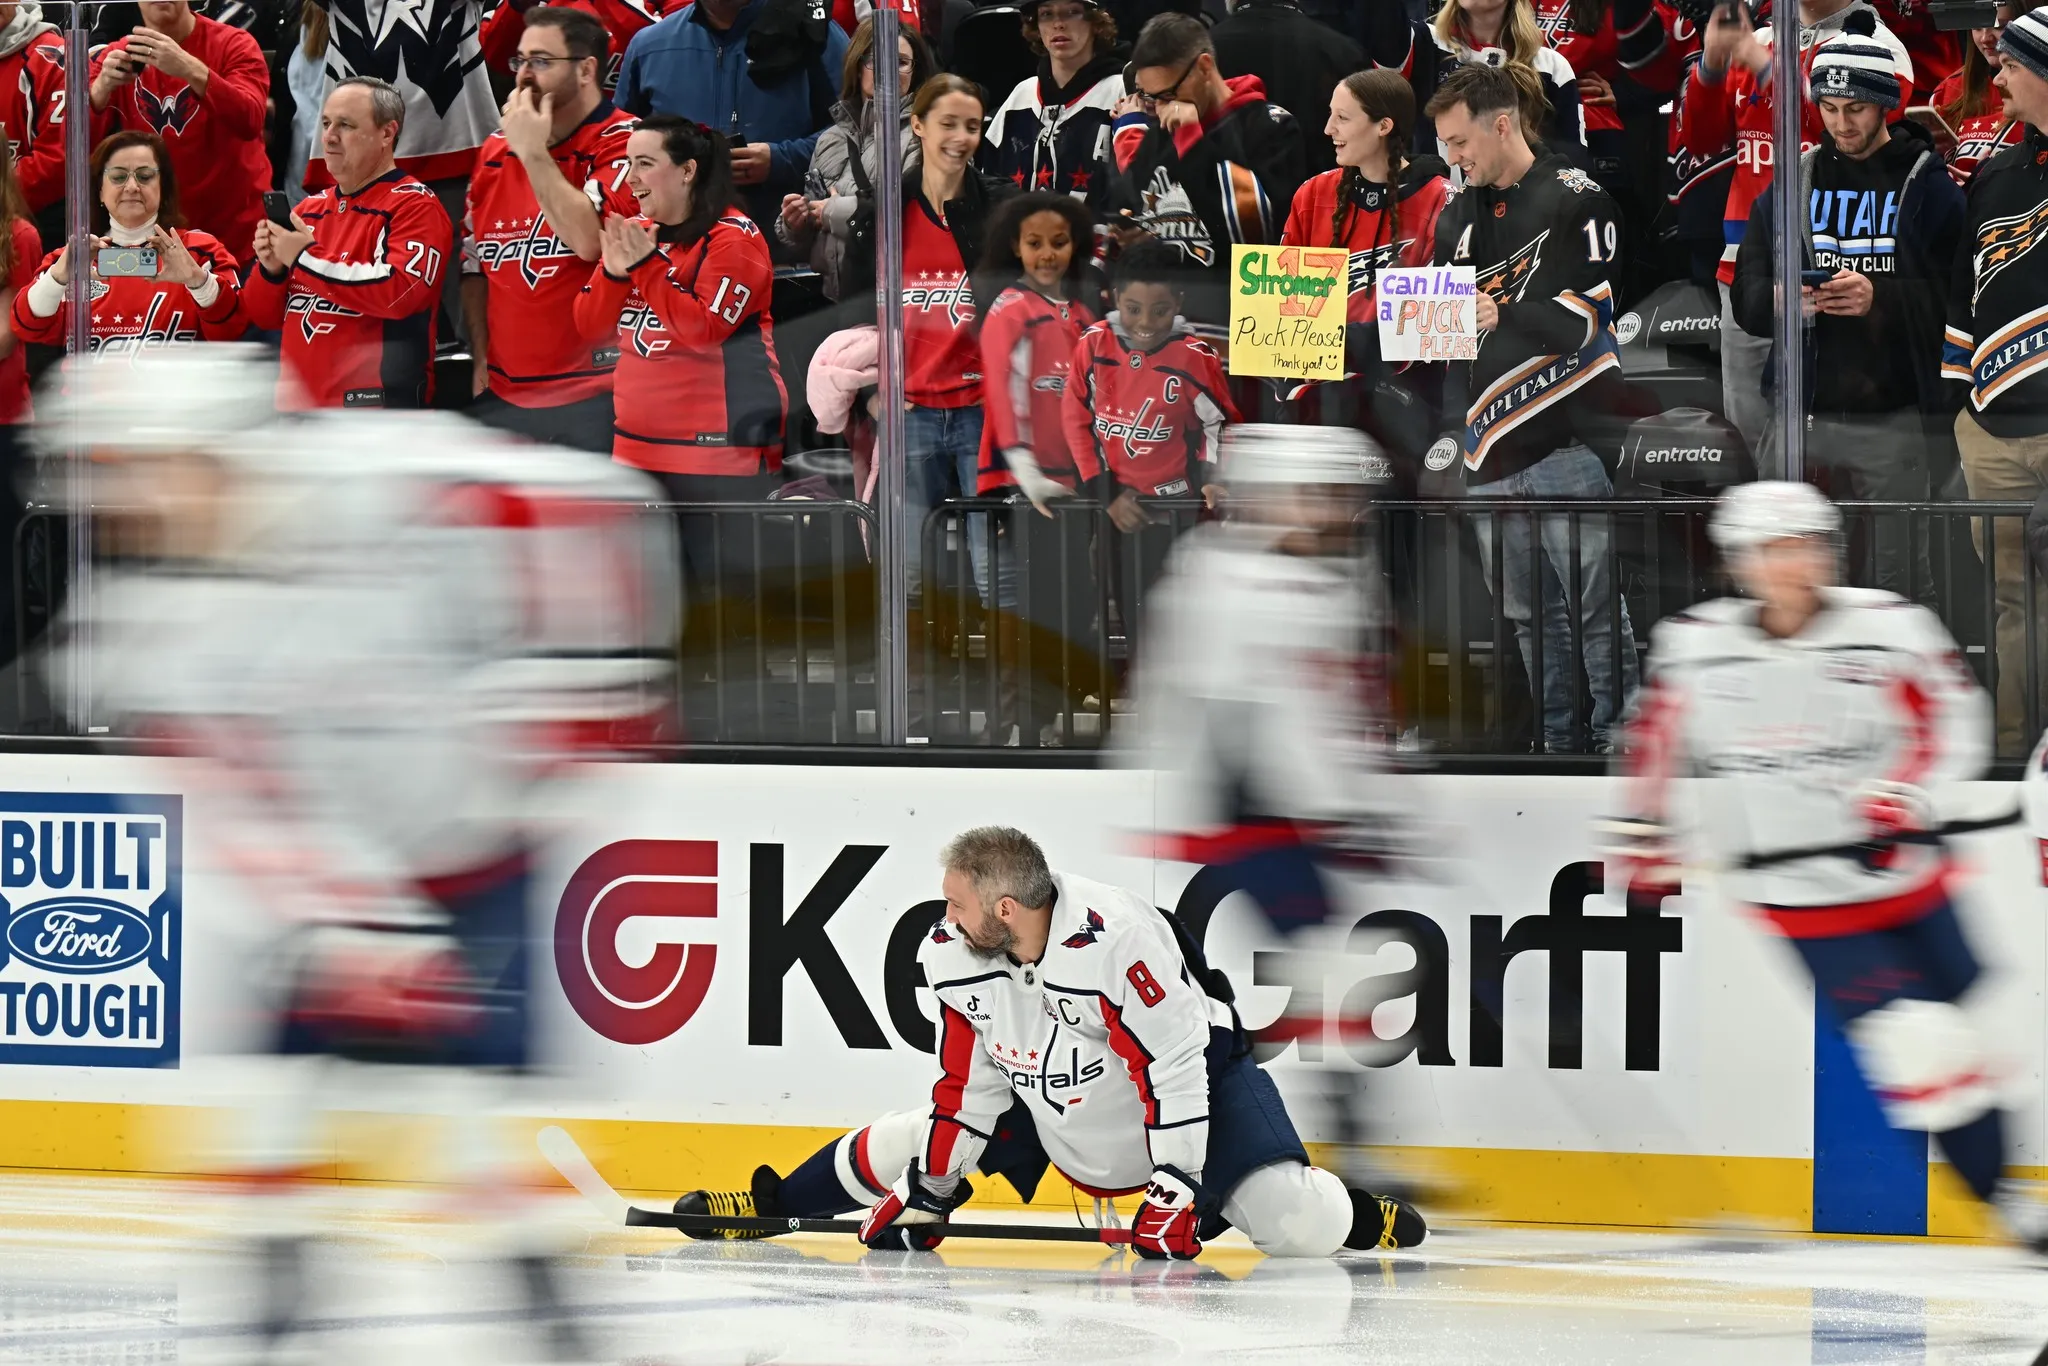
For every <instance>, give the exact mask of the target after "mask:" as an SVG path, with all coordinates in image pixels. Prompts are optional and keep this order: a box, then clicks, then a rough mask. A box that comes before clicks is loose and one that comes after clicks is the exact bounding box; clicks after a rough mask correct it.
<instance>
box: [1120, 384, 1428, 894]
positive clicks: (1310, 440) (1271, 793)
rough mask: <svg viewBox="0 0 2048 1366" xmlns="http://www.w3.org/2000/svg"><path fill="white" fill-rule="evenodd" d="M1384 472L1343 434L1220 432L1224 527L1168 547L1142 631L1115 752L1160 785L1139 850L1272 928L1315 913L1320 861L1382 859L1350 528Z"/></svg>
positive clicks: (1361, 559)
mask: <svg viewBox="0 0 2048 1366" xmlns="http://www.w3.org/2000/svg"><path fill="white" fill-rule="evenodd" d="M1385 469H1386V462H1385V458H1384V457H1383V456H1381V455H1380V454H1379V453H1378V452H1377V451H1376V450H1375V449H1374V448H1373V446H1372V444H1371V442H1370V441H1369V440H1368V439H1367V438H1366V437H1365V436H1364V435H1363V434H1362V433H1359V432H1356V431H1352V430H1349V429H1346V428H1335V427H1279V426H1267V425H1262V424H1241V425H1238V426H1233V427H1230V428H1228V429H1226V431H1225V433H1224V437H1223V483H1224V488H1225V489H1226V491H1227V494H1226V501H1225V508H1226V512H1227V517H1226V520H1225V521H1223V522H1222V523H1220V524H1213V523H1212V524H1208V525H1204V526H1200V527H1197V528H1195V530H1194V531H1192V532H1190V533H1189V534H1188V535H1187V536H1185V537H1183V538H1182V539H1181V542H1180V544H1179V545H1178V546H1177V547H1175V549H1174V553H1173V558H1172V560H1171V562H1170V563H1169V565H1168V567H1167V574H1166V578H1165V579H1164V580H1163V581H1162V582H1161V584H1160V586H1159V587H1158V588H1156V589H1154V590H1153V596H1152V603H1151V611H1150V614H1149V615H1148V616H1147V618H1146V620H1145V626H1144V633H1143V637H1142V640H1143V650H1142V653H1141V654H1140V656H1139V658H1138V661H1137V664H1136V670H1135V679H1136V688H1135V691H1136V700H1135V702H1134V704H1133V712H1134V717H1133V723H1132V725H1131V726H1130V727H1129V730H1128V734H1129V735H1130V737H1131V738H1130V740H1129V742H1128V743H1127V744H1126V745H1125V746H1124V747H1123V749H1122V751H1121V752H1120V754H1119V756H1118V757H1119V760H1120V762H1122V763H1124V764H1127V765H1129V766H1131V767H1135V768H1143V769H1149V770H1151V771H1153V772H1156V773H1158V774H1159V775H1160V778H1159V784H1158V793H1159V797H1158V802H1159V805H1158V813H1157V816H1156V818H1155V821H1154V829H1155V831H1156V832H1157V837H1156V840H1155V845H1154V850H1153V852H1154V853H1155V854H1156V855H1157V856H1158V857H1160V858H1166V859H1174V860H1179V861H1183V862H1188V863H1196V864H1201V865H1203V872H1202V873H1201V874H1200V876H1202V877H1204V878H1208V879H1212V880H1214V881H1215V882H1217V883H1218V884H1219V885H1220V886H1227V887H1229V888H1230V889H1232V890H1238V891H1243V892H1245V893H1247V894H1249V895H1250V896H1251V897H1252V899H1253V900H1255V901H1257V902H1258V903H1259V907H1260V909H1261V910H1263V911H1264V912H1265V914H1266V916H1267V918H1268V919H1269V920H1270V921H1271V922H1272V923H1273V925H1274V927H1275V928H1276V929H1278V930H1280V931H1282V932H1283V933H1285V932H1289V931H1293V930H1296V929H1300V928H1302V927H1304V926H1309V925H1321V924H1323V923H1324V922H1325V921H1327V920H1328V919H1329V918H1330V896H1329V891H1328V887H1327V884H1326V883H1325V881H1324V876H1323V873H1322V871H1321V865H1323V864H1324V863H1326V862H1328V861H1330V860H1331V858H1332V857H1333V856H1337V855H1346V856H1356V855H1358V854H1361V853H1365V854H1384V853H1387V852H1390V850H1391V845H1390V844H1389V842H1388V840H1389V836H1390V834H1391V832H1392V826H1391V823H1390V822H1391V820H1392V817H1393V812H1392V811H1391V810H1390V809H1389V806H1388V804H1387V803H1386V802H1385V800H1384V798H1383V796H1382V794H1380V793H1379V792H1376V791H1375V788H1376V787H1377V785H1378V783H1379V780H1380V779H1381V778H1382V776H1383V775H1384V773H1385V770H1386V766H1387V765H1386V749H1387V716H1386V709H1385V676H1386V669H1385V654H1384V642H1383V641H1382V640H1380V639H1379V636H1380V634H1381V633H1382V631H1383V629H1384V623H1385V611H1384V603H1383V600H1382V595H1381V593H1380V590H1379V585H1378V584H1377V582H1376V580H1375V579H1374V578H1373V573H1372V571H1371V570H1370V569H1368V568H1367V566H1366V560H1367V558H1368V557H1366V556H1365V555H1364V554H1362V553H1361V552H1362V546H1361V535H1362V532H1361V527H1360V522H1359V517H1360V514H1361V513H1362V512H1363V511H1364V509H1365V500H1366V494H1367V491H1368V489H1369V487H1370V485H1372V484H1373V483H1377V482H1380V481H1382V480H1383V479H1384V477H1385Z"/></svg>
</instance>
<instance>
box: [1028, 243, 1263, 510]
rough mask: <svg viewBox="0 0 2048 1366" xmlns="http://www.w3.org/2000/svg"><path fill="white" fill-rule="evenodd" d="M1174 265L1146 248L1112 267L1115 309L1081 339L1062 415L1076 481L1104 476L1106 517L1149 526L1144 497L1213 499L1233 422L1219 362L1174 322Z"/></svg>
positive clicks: (1168, 255)
mask: <svg viewBox="0 0 2048 1366" xmlns="http://www.w3.org/2000/svg"><path fill="white" fill-rule="evenodd" d="M1179 265H1180V260H1179V256H1178V253H1176V252H1175V251H1174V249H1173V248H1171V247H1168V246H1166V245H1165V244H1163V243H1158V242H1147V243H1144V244H1142V245H1140V246H1136V247H1132V248H1131V249H1130V250H1128V251H1126V252H1125V253H1124V254H1123V255H1122V256H1121V257H1119V258H1118V259H1117V263H1116V311H1115V312H1114V313H1111V314H1110V315H1109V316H1108V317H1107V318H1104V319H1103V320H1102V321H1101V322H1099V323H1097V324H1095V326H1093V327H1091V328H1089V329H1088V330H1087V331H1086V332H1084V333H1083V334H1082V335H1081V341H1080V344H1079V345H1078V346H1076V347H1075V348H1074V360H1073V368H1072V371H1071V373H1069V375H1068V376H1067V388H1066V394H1065V396H1064V398H1063V400H1062V404H1061V411H1062V416H1063V419H1064V421H1065V422H1066V426H1067V443H1068V446H1069V447H1070V448H1071V449H1072V450H1073V452H1074V459H1075V462H1076V463H1077V464H1078V465H1079V467H1080V469H1081V472H1082V475H1083V476H1084V477H1092V476H1093V475H1094V474H1096V473H1098V472H1101V473H1105V474H1107V475H1108V484H1107V487H1106V488H1105V490H1104V492H1105V495H1106V496H1108V497H1109V498H1110V499H1111V501H1110V511H1109V515H1110V519H1111V520H1112V521H1114V522H1115V523H1116V525H1117V526H1118V528H1119V529H1120V530H1123V531H1136V530H1137V529H1138V528H1139V527H1141V526H1143V525H1144V524H1145V522H1146V521H1147V520H1148V519H1147V517H1146V514H1145V511H1144V504H1145V502H1146V501H1147V500H1149V499H1161V498H1192V497H1196V496H1198V495H1199V496H1201V497H1202V498H1204V499H1205V500H1207V499H1210V498H1212V497H1213V495H1212V493H1211V491H1210V480H1211V479H1212V478H1213V477H1214V474H1215V471H1216V458H1217V449H1218V447H1217V443H1218V441H1219V439H1220V438H1221V436H1222V434H1223V424H1224V423H1226V422H1235V421H1237V420H1238V414H1237V409H1236V408H1235V407H1234V406H1232V404H1231V401H1230V392H1229V387H1228V383H1227V381H1226V380H1225V378H1224V374H1223V362H1222V360H1221V359H1220V358H1219V357H1218V356H1217V354H1216V352H1215V351H1214V350H1213V349H1212V348H1211V347H1210V346H1209V344H1208V343H1207V342H1205V341H1202V340H1200V339H1199V338H1198V337H1196V336H1195V334H1194V330H1193V329H1192V328H1190V327H1189V326H1188V324H1187V320H1186V319H1185V318H1183V317H1181V316H1180V305H1181V294H1180V290H1179V287H1178V285H1177V283H1176V281H1177V280H1178V279H1179V278H1180V271H1179Z"/></svg>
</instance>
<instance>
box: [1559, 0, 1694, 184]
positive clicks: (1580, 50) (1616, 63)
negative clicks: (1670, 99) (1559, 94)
mask: <svg viewBox="0 0 2048 1366" xmlns="http://www.w3.org/2000/svg"><path fill="white" fill-rule="evenodd" d="M1535 11H1536V26H1537V28H1539V29H1541V30H1542V32H1543V38H1544V41H1545V42H1547V43H1549V44H1550V46H1551V47H1552V48H1553V49H1554V50H1555V51H1556V52H1557V54H1558V55H1559V56H1561V57H1563V58H1564V59H1565V60H1566V61H1567V62H1569V63H1571V69H1572V72H1573V74H1575V75H1576V76H1577V77H1578V83H1579V108H1580V110H1581V111H1582V112H1583V114H1584V116H1585V122H1586V151H1587V152H1588V153H1590V154H1591V155H1592V158H1593V172H1594V174H1595V175H1596V176H1598V177H1599V178H1600V180H1601V181H1602V183H1618V182H1619V181H1621V180H1623V179H1626V178H1628V176H1629V172H1628V169H1627V164H1628V148H1627V146H1626V144H1625V143H1624V142H1623V140H1622V131H1621V110H1620V107H1619V106H1618V105H1617V104H1616V102H1615V97H1614V83H1615V82H1616V81H1619V80H1623V79H1624V78H1626V79H1627V80H1628V81H1633V82H1634V83H1635V84H1636V85H1638V86H1640V87H1642V88H1643V89H1644V90H1647V91H1648V92H1649V93H1651V94H1652V95H1657V96H1669V95H1670V94H1671V93H1672V92H1673V91H1674V90H1676V89H1678V82H1679V80H1680V78H1681V77H1682V76H1683V75H1684V74H1685V72H1684V62H1685V52H1684V49H1683V48H1681V47H1680V46H1679V45H1678V44H1676V43H1673V42H1672V41H1671V35H1670V33H1669V32H1668V31H1667V29H1666V27H1665V20H1664V16H1663V15H1662V14H1661V13H1660V12H1659V11H1658V9H1657V7H1656V5H1654V4H1652V3H1651V0H1591V2H1590V3H1589V2H1588V0H1535Z"/></svg>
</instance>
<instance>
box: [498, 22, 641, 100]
mask: <svg viewBox="0 0 2048 1366" xmlns="http://www.w3.org/2000/svg"><path fill="white" fill-rule="evenodd" d="M534 4H535V0H505V3H504V4H501V5H499V6H498V7H497V8H496V9H494V10H492V11H491V12H490V14H489V15H487V16H486V17H485V19H484V22H483V26H482V27H481V28H479V29H478V30H477V43H478V45H479V46H481V47H482V48H483V54H484V61H485V62H486V63H488V64H489V66H490V68H491V70H492V71H494V72H499V73H502V74H504V75H506V76H514V75H516V74H517V71H516V69H515V68H514V67H513V65H512V63H513V61H514V60H515V59H516V58H517V57H518V56H519V40H520V38H521V36H522V35H523V34H524V33H525V32H526V24H527V20H528V16H529V15H530V14H531V13H532V11H533V9H534ZM549 8H552V9H573V10H580V11H581V12H582V13H584V14H588V15H590V16H591V17H592V18H594V19H596V20H597V21H598V24H599V25H600V26H601V27H602V29H603V30H604V33H605V43H604V46H602V47H600V48H599V49H598V51H597V60H598V68H599V70H598V76H599V78H600V79H601V81H602V84H603V86H604V93H605V94H606V95H610V94H611V93H612V91H613V90H614V89H616V88H617V87H618V84H619V61H620V59H622V58H623V57H624V56H625V55H626V44H627V43H630V42H632V41H633V35H634V34H636V33H638V32H639V31H640V30H641V29H643V28H646V27H648V26H649V25H650V24H652V23H653V22H654V21H655V20H656V19H659V18H660V17H661V16H662V12H663V9H664V6H663V5H662V3H661V0H561V3H560V4H558V5H553V6H549Z"/></svg>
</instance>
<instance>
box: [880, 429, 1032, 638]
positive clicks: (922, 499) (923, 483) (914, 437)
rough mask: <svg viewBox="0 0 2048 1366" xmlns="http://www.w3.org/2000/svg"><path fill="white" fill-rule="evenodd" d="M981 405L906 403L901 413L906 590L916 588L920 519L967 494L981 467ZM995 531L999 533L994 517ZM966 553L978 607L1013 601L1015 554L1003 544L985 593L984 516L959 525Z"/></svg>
mask: <svg viewBox="0 0 2048 1366" xmlns="http://www.w3.org/2000/svg"><path fill="white" fill-rule="evenodd" d="M981 416H982V414H981V409H980V407H978V406H976V407H969V408H916V407H913V408H910V409H908V410H907V411H906V412H905V413H904V414H903V454H904V458H905V461H906V463H907V468H906V471H905V478H904V481H903V490H904V500H905V507H904V518H903V526H904V535H905V537H906V538H907V541H906V544H905V552H906V554H907V556H908V560H907V563H908V565H909V579H910V591H911V592H912V593H915V592H917V589H918V582H919V579H920V577H921V575H922V569H923V566H922V565H921V564H920V560H921V558H922V555H923V547H924V524H925V518H926V516H927V515H928V514H929V513H930V512H931V510H932V509H933V508H935V507H937V506H938V505H939V504H940V503H943V502H944V501H945V500H946V499H948V498H972V497H973V496H974V485H975V478H976V475H977V474H978V473H979V471H980V467H981ZM995 531H996V535H998V536H1001V535H1002V525H1001V522H1000V520H999V521H998V522H997V525H996V529H995ZM961 534H963V535H964V536H966V537H967V554H968V556H969V558H970V559H971V560H972V562H973V564H974V588H975V591H976V592H977V593H979V594H980V595H981V601H982V605H983V606H1002V607H1015V606H1016V605H1017V569H1018V566H1017V557H1016V555H1015V554H1013V553H1009V552H1010V547H1009V546H1008V545H1007V544H1005V545H1004V546H1003V548H1002V550H1001V551H999V552H998V554H997V557H996V559H997V563H996V590H997V594H996V598H995V600H994V601H993V602H991V600H990V598H989V534H990V528H989V516H988V514H987V513H985V512H975V513H969V514H968V515H967V518H966V520H965V523H964V524H963V526H962V527H961Z"/></svg>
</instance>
